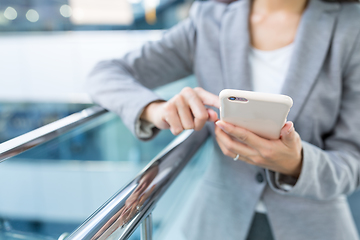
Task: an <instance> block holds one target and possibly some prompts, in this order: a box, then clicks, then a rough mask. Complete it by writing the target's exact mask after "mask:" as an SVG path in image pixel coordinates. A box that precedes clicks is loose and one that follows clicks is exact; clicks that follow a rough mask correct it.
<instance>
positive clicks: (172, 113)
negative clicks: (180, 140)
mask: <svg viewBox="0 0 360 240" xmlns="http://www.w3.org/2000/svg"><path fill="white" fill-rule="evenodd" d="M165 112H166V116H165V119H164V120H165V121H166V122H167V123H168V124H169V125H170V131H171V132H172V134H174V135H178V134H180V133H181V132H182V131H183V130H184V129H183V127H182V124H181V122H180V117H179V115H178V112H177V109H176V108H175V106H173V104H171V105H170V107H167V108H166V109H165Z"/></svg>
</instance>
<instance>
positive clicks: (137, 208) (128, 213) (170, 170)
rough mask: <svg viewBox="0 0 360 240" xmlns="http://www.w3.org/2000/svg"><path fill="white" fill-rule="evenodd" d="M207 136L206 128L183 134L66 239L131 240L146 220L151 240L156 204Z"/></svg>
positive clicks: (145, 233) (145, 228)
mask: <svg viewBox="0 0 360 240" xmlns="http://www.w3.org/2000/svg"><path fill="white" fill-rule="evenodd" d="M207 136H208V133H207V130H206V129H203V130H202V131H200V132H194V131H192V130H188V131H185V132H184V133H182V134H181V135H180V136H179V137H177V138H176V139H175V140H174V141H173V142H171V143H170V144H169V145H168V146H167V147H166V148H165V149H164V150H163V151H162V152H161V153H159V154H158V155H157V156H156V157H155V158H154V159H153V160H152V161H151V162H150V163H149V164H148V165H147V166H146V167H145V168H144V170H143V171H142V172H141V173H140V174H139V175H138V176H137V177H135V179H133V180H132V181H131V182H130V183H129V184H128V185H127V186H126V187H124V188H123V189H122V190H120V191H119V192H117V193H116V194H115V195H114V196H113V197H111V198H110V199H109V200H108V201H107V202H106V203H105V204H104V205H103V206H101V207H100V208H99V209H98V210H97V211H96V212H95V213H94V214H92V215H91V216H90V217H89V218H88V219H87V220H86V221H85V222H84V223H83V224H82V225H81V226H80V227H79V228H78V229H77V230H75V231H74V232H73V233H72V234H71V235H70V236H69V237H67V238H66V239H67V240H75V239H76V240H78V239H79V240H80V239H88V240H95V239H128V238H129V237H130V236H131V234H132V233H133V232H134V231H135V229H136V228H137V227H138V226H139V225H140V223H142V222H143V221H144V220H145V221H144V222H143V226H142V228H143V229H142V239H151V225H152V224H151V212H152V210H153V209H154V207H155V204H156V203H157V201H158V200H159V199H160V198H161V196H162V195H163V193H164V192H165V191H166V190H167V189H168V187H169V186H170V185H171V183H172V182H173V181H174V179H175V178H176V177H177V176H178V174H179V173H180V172H181V171H182V169H183V168H184V167H185V165H186V164H187V163H188V161H189V160H190V159H191V157H192V156H193V155H194V154H195V153H196V151H197V150H198V149H199V148H200V147H201V145H202V144H203V143H204V142H205V140H206V138H207Z"/></svg>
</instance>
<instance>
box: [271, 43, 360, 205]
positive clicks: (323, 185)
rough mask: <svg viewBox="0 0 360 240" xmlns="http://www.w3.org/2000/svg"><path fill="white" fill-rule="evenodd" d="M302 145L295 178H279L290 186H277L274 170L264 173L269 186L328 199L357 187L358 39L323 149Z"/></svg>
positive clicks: (359, 119)
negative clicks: (333, 120)
mask: <svg viewBox="0 0 360 240" xmlns="http://www.w3.org/2000/svg"><path fill="white" fill-rule="evenodd" d="M302 144H303V164H302V170H301V174H300V176H299V178H298V179H293V178H291V177H286V176H282V177H283V180H284V181H283V182H287V183H288V184H290V185H292V187H291V188H289V189H287V190H286V189H284V188H282V187H280V186H279V184H278V183H277V182H276V179H275V177H276V176H275V173H274V172H272V171H268V170H267V171H266V172H267V178H268V182H269V184H270V187H271V188H272V189H273V190H274V191H276V192H278V193H280V194H285V195H294V196H302V197H309V198H312V199H317V200H331V199H334V198H337V197H339V196H340V195H343V194H351V193H352V192H354V191H355V190H356V189H359V186H360V39H359V36H358V38H357V41H356V44H355V46H354V47H353V51H352V54H351V56H350V58H349V60H348V63H347V64H346V67H345V68H344V74H343V91H342V101H341V107H340V114H339V116H338V119H337V123H336V126H335V128H334V129H333V132H332V134H331V135H330V136H328V137H326V138H325V140H324V149H321V148H319V147H317V146H314V145H312V144H310V143H307V142H304V141H303V142H302Z"/></svg>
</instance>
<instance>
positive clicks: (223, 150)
mask: <svg viewBox="0 0 360 240" xmlns="http://www.w3.org/2000/svg"><path fill="white" fill-rule="evenodd" d="M216 141H217V142H218V145H219V147H220V149H221V151H222V152H223V153H224V155H226V156H228V157H231V158H232V159H235V158H236V157H237V155H238V153H234V152H231V151H230V150H229V149H227V148H226V147H225V145H224V144H223V143H222V142H221V141H220V140H219V139H218V138H216ZM237 160H239V161H243V162H246V163H248V164H251V165H254V162H253V161H251V159H249V158H246V157H244V156H242V155H240V154H239V157H238V159H237Z"/></svg>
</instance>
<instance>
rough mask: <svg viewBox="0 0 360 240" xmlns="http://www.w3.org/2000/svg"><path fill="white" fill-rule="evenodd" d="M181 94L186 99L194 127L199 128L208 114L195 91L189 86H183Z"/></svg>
mask: <svg viewBox="0 0 360 240" xmlns="http://www.w3.org/2000/svg"><path fill="white" fill-rule="evenodd" d="M181 94H182V95H183V96H184V98H185V99H186V101H187V103H188V105H189V106H190V110H191V112H192V115H193V116H194V125H195V126H194V129H195V130H197V131H198V130H201V129H202V128H203V126H204V125H205V123H206V121H207V120H208V118H209V114H208V112H207V110H206V108H205V105H204V103H203V102H202V101H201V99H200V97H199V96H198V95H197V93H196V92H195V91H194V90H193V89H191V88H184V89H183V90H182V91H181Z"/></svg>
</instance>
